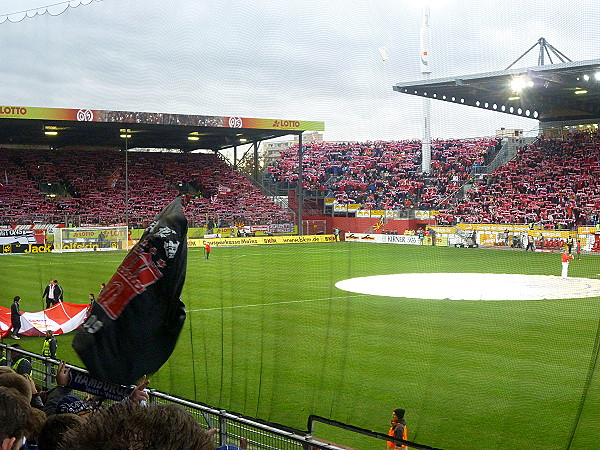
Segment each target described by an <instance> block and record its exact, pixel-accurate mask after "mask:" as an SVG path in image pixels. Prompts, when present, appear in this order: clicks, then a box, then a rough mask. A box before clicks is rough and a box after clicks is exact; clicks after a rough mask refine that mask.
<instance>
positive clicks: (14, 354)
mask: <svg viewBox="0 0 600 450" xmlns="http://www.w3.org/2000/svg"><path fill="white" fill-rule="evenodd" d="M22 348H23V347H21V345H20V344H13V345H12V349H11V350H10V357H11V359H12V360H13V361H14V360H15V359H18V358H20V357H21V355H22V353H20V352H17V351H15V349H22Z"/></svg>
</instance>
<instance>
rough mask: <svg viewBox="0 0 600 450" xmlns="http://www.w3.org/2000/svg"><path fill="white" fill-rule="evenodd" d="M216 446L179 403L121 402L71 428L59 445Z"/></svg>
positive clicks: (89, 449)
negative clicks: (148, 403)
mask: <svg viewBox="0 0 600 450" xmlns="http://www.w3.org/2000/svg"><path fill="white" fill-rule="evenodd" d="M98 442H102V443H103V445H102V448H103V450H117V449H122V448H127V449H131V450H143V449H144V450H162V449H165V448H168V449H171V450H187V449H190V448H193V449H197V450H213V449H214V448H215V445H214V443H213V441H212V438H211V436H210V435H209V434H208V433H207V432H206V431H205V430H204V429H203V428H202V427H201V426H200V424H199V423H198V421H197V420H196V419H195V418H194V416H192V415H191V414H190V413H189V412H187V411H186V410H185V409H183V408H181V407H180V406H177V405H165V404H159V405H153V404H151V405H149V406H147V407H144V406H139V405H137V404H135V403H133V402H125V403H117V404H115V405H112V406H111V407H110V408H106V409H102V410H100V411H97V412H95V413H94V414H92V415H91V416H89V418H88V419H87V421H86V422H85V423H83V424H80V425H78V426H76V427H74V428H71V429H70V430H68V431H67V432H66V433H65V435H64V439H63V442H62V445H61V446H60V447H59V448H60V449H64V450H95V449H97V448H98Z"/></svg>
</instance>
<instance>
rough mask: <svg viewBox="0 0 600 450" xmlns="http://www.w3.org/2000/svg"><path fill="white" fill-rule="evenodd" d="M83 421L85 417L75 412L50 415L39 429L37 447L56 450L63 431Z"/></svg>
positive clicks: (41, 449)
mask: <svg viewBox="0 0 600 450" xmlns="http://www.w3.org/2000/svg"><path fill="white" fill-rule="evenodd" d="M84 422H85V419H84V418H83V417H80V416H78V415H77V414H53V415H51V416H50V417H48V420H46V423H45V424H44V426H43V427H42V429H41V431H40V434H39V437H38V449H39V450H56V449H57V448H59V445H60V444H61V442H62V439H63V436H64V435H65V433H66V432H67V431H69V430H70V429H71V428H74V427H76V426H78V425H81V424H82V423H84Z"/></svg>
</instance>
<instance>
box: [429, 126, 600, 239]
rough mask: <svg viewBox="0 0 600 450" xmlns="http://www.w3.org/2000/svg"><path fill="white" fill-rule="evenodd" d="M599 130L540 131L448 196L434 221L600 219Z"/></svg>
mask: <svg viewBox="0 0 600 450" xmlns="http://www.w3.org/2000/svg"><path fill="white" fill-rule="evenodd" d="M599 214H600V134H599V133H584V132H577V133H572V134H569V135H567V136H566V137H565V138H564V139H559V140H557V139H547V138H544V137H543V136H542V137H540V138H539V139H538V140H537V142H536V143H535V144H530V145H526V146H524V147H523V148H521V149H520V150H519V151H518V153H517V155H516V157H515V158H514V159H513V160H511V161H510V162H508V163H507V164H505V165H503V166H501V167H499V168H498V169H497V170H496V171H494V172H493V173H492V174H490V175H489V176H487V177H486V178H484V179H482V180H479V181H476V182H475V183H474V186H473V188H472V189H471V190H470V191H469V192H467V194H466V197H465V198H464V199H462V200H460V201H458V202H456V203H455V204H451V203H450V202H448V204H447V206H446V207H444V208H443V209H442V210H441V214H440V216H439V217H438V222H439V223H441V224H454V223H456V222H457V221H461V222H469V223H507V224H509V223H517V224H518V223H522V224H536V225H537V226H539V227H542V228H546V229H555V228H557V229H571V228H573V227H575V226H581V225H594V224H596V223H598V222H599V220H600V215H599Z"/></svg>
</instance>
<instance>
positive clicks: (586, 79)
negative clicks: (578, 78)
mask: <svg viewBox="0 0 600 450" xmlns="http://www.w3.org/2000/svg"><path fill="white" fill-rule="evenodd" d="M583 79H584V80H585V81H590V76H589V75H588V74H587V73H586V74H585V75H584V76H583Z"/></svg>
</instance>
